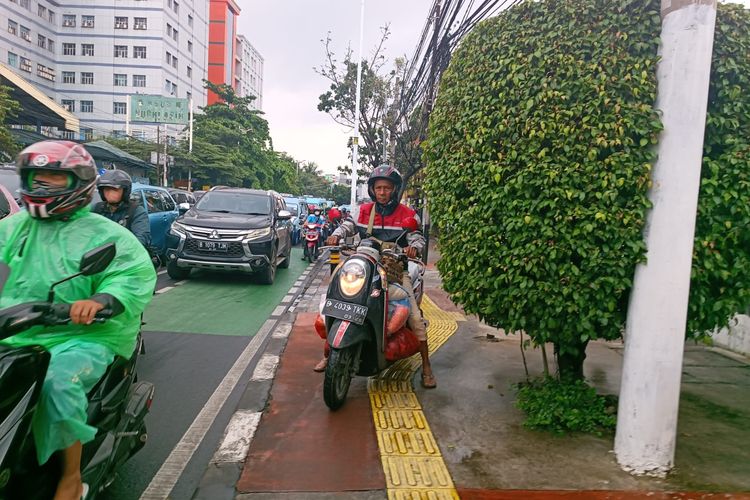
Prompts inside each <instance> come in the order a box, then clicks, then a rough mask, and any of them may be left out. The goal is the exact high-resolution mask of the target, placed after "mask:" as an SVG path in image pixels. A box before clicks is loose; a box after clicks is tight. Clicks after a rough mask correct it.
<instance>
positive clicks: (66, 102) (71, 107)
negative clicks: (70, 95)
mask: <svg viewBox="0 0 750 500" xmlns="http://www.w3.org/2000/svg"><path fill="white" fill-rule="evenodd" d="M60 103H61V104H62V107H63V108H65V109H67V110H68V111H70V112H71V113H72V112H74V111H75V110H76V102H75V101H73V100H71V99H63V100H62V101H60Z"/></svg>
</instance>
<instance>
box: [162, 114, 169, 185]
mask: <svg viewBox="0 0 750 500" xmlns="http://www.w3.org/2000/svg"><path fill="white" fill-rule="evenodd" d="M168 142H169V137H168V136H167V124H166V123H165V124H164V159H163V160H162V164H163V167H162V176H163V177H162V184H161V185H162V186H163V187H167V143H168Z"/></svg>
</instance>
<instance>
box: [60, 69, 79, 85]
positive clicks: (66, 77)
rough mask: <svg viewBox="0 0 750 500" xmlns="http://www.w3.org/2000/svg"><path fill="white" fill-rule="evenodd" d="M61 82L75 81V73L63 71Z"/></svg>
mask: <svg viewBox="0 0 750 500" xmlns="http://www.w3.org/2000/svg"><path fill="white" fill-rule="evenodd" d="M62 75H63V83H75V82H76V74H75V72H74V71H63V73H62Z"/></svg>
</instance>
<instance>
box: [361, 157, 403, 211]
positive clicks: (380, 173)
mask: <svg viewBox="0 0 750 500" xmlns="http://www.w3.org/2000/svg"><path fill="white" fill-rule="evenodd" d="M378 179H385V180H387V181H391V182H392V183H393V185H394V188H393V195H392V196H391V200H390V201H389V202H388V203H387V204H386V205H385V207H384V208H385V209H386V210H389V211H392V210H393V209H395V208H396V205H398V200H399V198H400V195H401V185H402V184H403V183H404V179H403V177H401V174H400V173H399V172H398V170H396V169H395V168H394V167H392V166H390V165H386V164H383V165H380V166H379V167H377V168H375V169H374V170H373V171H372V173H371V174H370V177H369V178H368V179H367V193H368V194H369V195H370V199H371V200H372V201H374V202H376V203H377V199H376V198H375V190H374V186H375V181H376V180H378Z"/></svg>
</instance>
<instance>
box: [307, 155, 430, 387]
mask: <svg viewBox="0 0 750 500" xmlns="http://www.w3.org/2000/svg"><path fill="white" fill-rule="evenodd" d="M402 185H403V178H402V177H401V174H400V173H399V171H398V170H396V169H395V168H394V167H392V166H390V165H381V166H379V167H377V168H375V169H374V170H373V171H372V173H371V174H370V177H369V178H368V179H367V192H368V193H369V194H370V198H371V199H372V202H371V203H366V204H364V205H362V206H361V207H360V209H359V219H358V220H357V222H356V223H355V222H354V221H353V220H352V219H351V218H349V219H347V220H345V221H344V222H342V223H341V225H340V226H339V227H338V229H336V230H335V231H334V232H333V234H332V235H331V236H330V237H329V238H328V239H327V240H326V245H337V244H338V242H339V240H340V239H341V238H347V237H349V236H354V235H355V234H357V233H359V236H360V238H362V239H364V238H367V237H369V236H373V237H375V238H377V239H379V240H381V241H385V242H392V243H394V242H395V241H396V239H398V238H399V236H401V234H403V231H404V230H403V224H404V221H405V220H406V219H409V218H417V214H416V212H414V210H412V209H411V208H409V207H407V206H406V205H404V204H402V203H400V202H399V196H400V193H401V188H402ZM370 231H371V233H370ZM406 240H407V246H406V248H404V250H403V251H404V253H405V254H406V255H407V256H408V257H409V258H411V259H414V258H417V256H419V255H420V254H421V253H422V250H423V249H424V245H425V239H424V236H423V235H422V234H421V233H419V232H416V231H415V232H411V233H408V234H407V235H406ZM414 272H416V269H415V268H414V267H413V264H410V272H409V273H408V274H404V287H405V288H406V290H407V292H408V293H409V301H410V304H411V307H412V309H413V310H419V306H418V305H417V301H416V299H415V297H414V292H413V287H412V279H413V278H412V276H413V273H414ZM421 326H422V328H417V329H416V331H415V332H414V334H415V335H416V336H417V338H418V339H419V341H420V342H419V352H420V354H421V356H422V386H423V387H425V388H427V389H432V388H435V387H437V382H436V380H435V375H434V374H433V373H432V366H431V365H430V357H429V351H428V349H427V333H426V328H425V327H424V322H421ZM326 362H327V358H324V359H322V360H321V361H320V362H319V363H318V364H317V365H316V366H315V368H314V369H315V370H316V371H321V370H320V368H321V366H322V368H323V369H325V363H326Z"/></svg>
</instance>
